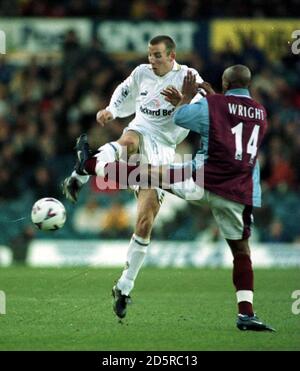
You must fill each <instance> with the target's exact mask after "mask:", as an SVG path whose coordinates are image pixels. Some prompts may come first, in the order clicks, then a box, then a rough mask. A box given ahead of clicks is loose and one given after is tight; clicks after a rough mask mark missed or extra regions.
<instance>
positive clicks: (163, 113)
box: [140, 106, 175, 117]
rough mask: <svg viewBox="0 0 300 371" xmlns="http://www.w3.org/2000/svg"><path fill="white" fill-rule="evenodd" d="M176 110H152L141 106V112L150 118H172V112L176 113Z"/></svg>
mask: <svg viewBox="0 0 300 371" xmlns="http://www.w3.org/2000/svg"><path fill="white" fill-rule="evenodd" d="M174 110H175V108H172V109H157V110H152V109H149V108H146V107H143V106H140V111H141V112H142V113H144V114H145V115H149V116H156V117H157V116H170V115H171V114H172V112H174Z"/></svg>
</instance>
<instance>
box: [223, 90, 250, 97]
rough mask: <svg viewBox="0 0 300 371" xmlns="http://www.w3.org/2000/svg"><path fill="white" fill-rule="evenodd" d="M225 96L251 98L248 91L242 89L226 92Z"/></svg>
mask: <svg viewBox="0 0 300 371" xmlns="http://www.w3.org/2000/svg"><path fill="white" fill-rule="evenodd" d="M225 95H238V96H244V97H248V98H251V95H250V92H249V90H248V89H242V88H241V89H230V90H227V92H226V93H225Z"/></svg>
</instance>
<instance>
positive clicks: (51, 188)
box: [0, 1, 300, 244]
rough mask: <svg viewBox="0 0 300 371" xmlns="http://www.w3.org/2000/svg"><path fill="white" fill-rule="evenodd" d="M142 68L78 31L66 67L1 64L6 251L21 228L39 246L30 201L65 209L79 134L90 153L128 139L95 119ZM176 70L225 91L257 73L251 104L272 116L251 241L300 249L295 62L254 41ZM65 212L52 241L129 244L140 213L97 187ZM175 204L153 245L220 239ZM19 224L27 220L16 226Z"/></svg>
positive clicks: (0, 202) (202, 212)
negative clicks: (235, 69)
mask: <svg viewBox="0 0 300 371" xmlns="http://www.w3.org/2000/svg"><path fill="white" fill-rule="evenodd" d="M24 3H26V1H24ZM27 3H33V2H27ZM67 3H69V2H62V4H67ZM79 3H81V2H80V1H79ZM87 3H89V4H90V3H92V2H87ZM95 3H96V2H95ZM101 3H111V1H107V2H106V1H103V2H101ZM125 3H127V2H125ZM135 3H136V2H135ZM141 3H143V2H141ZM164 3H168V2H167V1H166V2H162V4H164ZM203 3H204V2H203ZM257 3H259V2H257ZM93 4H94V3H93ZM97 4H98V3H97ZM144 61H146V56H145V58H144ZM140 62H141V61H135V63H132V62H126V61H125V60H124V61H122V62H121V61H120V60H118V61H116V60H114V59H113V57H112V56H110V55H108V54H106V53H105V51H104V50H103V49H102V47H101V44H100V43H99V42H98V40H97V39H93V40H91V42H90V44H89V45H88V46H84V47H83V46H82V45H80V42H79V41H78V37H77V35H76V33H75V32H74V31H72V30H70V31H69V32H68V33H67V34H66V35H65V39H64V43H63V47H62V60H61V61H60V62H57V61H55V60H53V59H51V58H49V59H48V60H47V61H45V62H44V63H43V64H41V63H39V61H38V60H37V59H36V58H35V57H33V58H32V59H31V60H30V62H29V63H28V64H27V65H25V66H16V65H13V64H11V63H10V62H9V61H8V60H7V59H6V58H5V56H2V57H1V59H0V208H1V213H0V225H1V227H2V230H3V231H4V232H3V234H2V240H3V241H1V243H3V242H4V243H7V244H9V243H12V244H14V243H16V241H17V242H18V241H20V238H19V239H18V238H16V233H19V232H20V230H22V228H23V231H24V232H23V237H24V238H25V239H26V238H29V237H31V238H32V237H33V235H34V232H32V231H30V230H29V229H30V228H29V227H28V223H29V220H28V219H29V210H30V208H31V205H32V203H33V201H34V200H37V199H39V198H42V197H48V196H51V197H56V198H58V199H61V200H63V198H62V195H61V191H60V187H59V185H60V183H61V181H62V179H63V178H64V177H65V176H67V175H69V174H70V172H71V170H72V167H73V163H74V152H73V147H74V143H75V139H76V137H77V136H78V135H80V134H81V133H82V132H87V133H88V134H89V138H90V142H91V146H92V148H97V147H99V146H100V145H102V144H104V143H106V142H107V141H110V140H115V139H116V138H118V136H119V135H120V134H121V133H122V130H123V128H124V127H125V125H126V123H127V122H128V120H129V119H122V120H119V119H117V120H115V121H114V122H113V123H112V124H111V125H108V126H107V127H106V128H104V129H103V128H100V127H99V126H98V125H97V124H96V121H95V114H96V112H97V111H98V110H99V109H100V108H103V107H105V106H106V105H107V104H108V102H109V99H110V96H111V94H112V92H113V90H114V89H115V87H116V86H117V84H118V83H120V82H121V81H122V80H123V79H124V78H126V77H127V76H128V75H129V73H130V72H131V70H132V69H133V68H134V67H135V66H136V65H137V64H139V63H140ZM179 62H181V63H187V64H189V65H191V66H193V67H194V68H196V69H198V71H199V72H200V74H201V76H203V78H204V79H205V80H206V81H209V82H211V83H212V85H213V86H214V87H215V88H216V89H217V90H219V91H220V89H221V87H220V81H221V80H220V79H221V75H222V72H223V70H224V68H226V67H227V66H229V65H232V64H235V63H244V64H246V65H248V66H249V67H250V68H251V70H252V72H253V75H254V78H253V84H252V89H251V92H252V95H253V97H254V98H255V99H257V100H258V101H260V102H261V103H262V104H264V106H265V107H266V109H267V112H268V116H269V131H268V134H267V137H266V139H265V141H264V145H263V148H262V151H261V154H260V164H261V170H262V186H263V202H264V206H263V207H262V208H261V209H257V210H256V211H255V220H256V224H255V236H256V238H257V239H258V240H259V241H264V242H299V241H300V230H299V220H300V166H299V163H298V159H299V158H300V125H299V122H300V58H299V56H294V55H293V54H291V53H290V51H288V52H287V54H286V55H285V56H284V57H283V58H282V59H281V60H276V61H273V62H272V61H269V60H268V58H267V57H266V56H265V55H264V52H263V51H262V50H259V49H258V48H257V47H256V46H255V45H254V44H253V43H252V42H251V40H250V39H248V40H245V41H244V45H243V47H242V50H241V51H240V52H236V51H234V50H233V49H232V47H231V45H230V43H228V45H226V46H225V48H224V51H223V52H221V53H214V52H211V54H210V57H209V60H203V59H202V57H201V56H200V55H198V54H197V51H195V53H194V54H193V55H191V56H190V57H189V58H188V60H180V57H179ZM198 146H199V138H198V136H197V135H194V134H190V135H189V137H188V138H187V140H186V141H185V142H184V143H183V144H182V145H181V146H180V147H179V149H178V150H179V151H183V152H188V153H195V151H196V149H197V147H198ZM64 204H66V206H67V212H68V216H69V218H68V223H67V225H66V227H65V228H63V229H62V230H61V231H58V232H57V233H58V234H57V235H56V236H59V237H62V238H70V237H71V238H76V237H79V238H80V237H82V238H86V237H87V238H90V237H91V236H94V237H103V238H126V239H128V238H129V236H130V233H131V231H132V226H133V223H134V214H135V211H134V210H135V203H134V197H133V195H132V193H131V192H129V191H110V192H99V191H97V187H96V186H95V182H93V181H92V182H91V184H90V185H89V186H88V187H86V188H85V191H84V192H83V194H82V195H81V197H80V202H79V205H78V206H77V207H73V206H71V205H69V204H68V203H67V202H65V201H64ZM174 204H175V203H174V202H173V203H172V202H171V203H166V204H165V205H163V206H162V211H161V213H162V215H165V216H166V217H165V218H162V220H161V221H160V222H159V225H158V227H157V228H156V229H155V231H154V237H155V238H160V239H178V240H184V239H186V240H191V239H197V238H199V239H204V240H209V239H210V240H212V241H215V240H218V239H219V238H220V236H219V233H218V230H217V229H216V228H215V227H214V224H213V221H212V216H211V214H210V212H209V210H208V209H207V208H206V207H203V208H195V207H194V206H192V205H189V204H187V203H185V202H183V204H182V203H181V204H180V207H176V208H174V207H173V208H172V205H174ZM163 210H164V211H163ZM169 211H170V212H169ZM21 217H24V218H23V219H24V221H21V222H20V223H18V221H17V222H16V223H14V220H15V219H16V220H17V219H20V218H21ZM28 228H29V229H28ZM28 236H29V237H28ZM40 236H41V237H43V235H42V234H41V235H40ZM47 237H48V236H47Z"/></svg>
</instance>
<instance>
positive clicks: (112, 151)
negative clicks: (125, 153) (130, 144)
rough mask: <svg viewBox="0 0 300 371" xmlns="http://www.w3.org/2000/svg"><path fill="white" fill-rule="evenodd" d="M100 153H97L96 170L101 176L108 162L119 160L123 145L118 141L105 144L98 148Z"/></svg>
mask: <svg viewBox="0 0 300 371" xmlns="http://www.w3.org/2000/svg"><path fill="white" fill-rule="evenodd" d="M98 151H99V153H97V154H96V155H95V157H96V158H97V164H96V169H95V172H96V174H97V175H99V176H104V174H105V172H104V167H105V165H106V164H107V163H108V162H114V161H116V160H119V159H120V157H121V154H122V146H121V144H119V143H118V142H110V143H106V144H104V146H101V147H100V148H99V149H98Z"/></svg>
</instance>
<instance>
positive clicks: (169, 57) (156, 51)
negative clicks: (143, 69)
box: [148, 43, 175, 76]
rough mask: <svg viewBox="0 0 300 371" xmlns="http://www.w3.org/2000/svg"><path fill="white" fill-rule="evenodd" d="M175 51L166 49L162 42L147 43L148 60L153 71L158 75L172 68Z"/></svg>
mask: <svg viewBox="0 0 300 371" xmlns="http://www.w3.org/2000/svg"><path fill="white" fill-rule="evenodd" d="M174 59H175V52H173V51H172V52H170V53H169V54H168V53H167V51H166V46H165V44H164V43H159V44H156V45H149V47H148V60H149V63H150V64H151V66H152V69H153V72H154V73H155V74H156V75H158V76H163V75H165V74H166V73H168V72H169V71H171V69H172V68H173V63H174Z"/></svg>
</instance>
